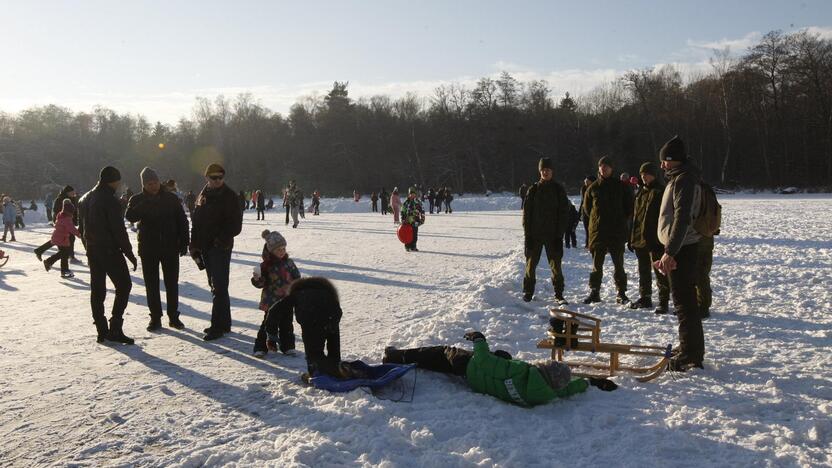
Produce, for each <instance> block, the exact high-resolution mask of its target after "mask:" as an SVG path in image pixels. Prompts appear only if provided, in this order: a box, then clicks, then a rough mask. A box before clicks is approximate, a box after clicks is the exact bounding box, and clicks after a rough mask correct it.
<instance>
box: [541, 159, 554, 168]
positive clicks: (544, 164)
mask: <svg viewBox="0 0 832 468" xmlns="http://www.w3.org/2000/svg"><path fill="white" fill-rule="evenodd" d="M543 169H552V170H554V168H553V167H552V158H540V161H538V163H537V170H538V171H542V170H543Z"/></svg>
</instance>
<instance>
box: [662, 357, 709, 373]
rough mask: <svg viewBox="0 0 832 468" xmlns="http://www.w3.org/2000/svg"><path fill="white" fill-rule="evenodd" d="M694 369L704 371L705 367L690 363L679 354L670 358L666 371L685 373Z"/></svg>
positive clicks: (699, 363)
mask: <svg viewBox="0 0 832 468" xmlns="http://www.w3.org/2000/svg"><path fill="white" fill-rule="evenodd" d="M694 368H699V369H704V368H705V367H703V366H702V362H695V361H692V360H690V359H688V358H686V357H684V356H682V355H681V354H680V355H678V356H676V357H673V358H670V364H668V369H669V370H671V371H673V372H687V371H689V370H690V369H694Z"/></svg>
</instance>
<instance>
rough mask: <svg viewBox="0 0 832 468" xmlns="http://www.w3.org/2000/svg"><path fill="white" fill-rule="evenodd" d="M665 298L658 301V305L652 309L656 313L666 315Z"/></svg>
mask: <svg viewBox="0 0 832 468" xmlns="http://www.w3.org/2000/svg"><path fill="white" fill-rule="evenodd" d="M667 302H668V301H667V300H664V301H660V302H659V306H658V307H656V310H654V311H653V313H654V314H656V315H667Z"/></svg>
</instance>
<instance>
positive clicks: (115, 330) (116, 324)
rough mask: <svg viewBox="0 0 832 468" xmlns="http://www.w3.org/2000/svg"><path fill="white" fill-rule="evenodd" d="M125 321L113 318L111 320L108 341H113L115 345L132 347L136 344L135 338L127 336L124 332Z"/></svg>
mask: <svg viewBox="0 0 832 468" xmlns="http://www.w3.org/2000/svg"><path fill="white" fill-rule="evenodd" d="M123 323H124V321H123V320H122V319H120V318H118V319H116V318H111V319H110V333H109V334H108V335H107V341H112V342H115V343H124V344H127V345H131V344H133V343H135V341H134V340H133V338H130V337H129V336H126V335H125V334H124V332H123V331H122V330H121V325H122V324H123Z"/></svg>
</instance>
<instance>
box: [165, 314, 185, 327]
mask: <svg viewBox="0 0 832 468" xmlns="http://www.w3.org/2000/svg"><path fill="white" fill-rule="evenodd" d="M168 325H170V327H171V328H175V329H177V330H184V329H185V324H184V323H182V321H181V320H179V316H178V315H177V316H176V317H169V319H168Z"/></svg>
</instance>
